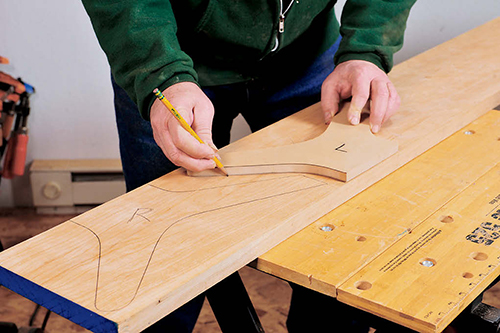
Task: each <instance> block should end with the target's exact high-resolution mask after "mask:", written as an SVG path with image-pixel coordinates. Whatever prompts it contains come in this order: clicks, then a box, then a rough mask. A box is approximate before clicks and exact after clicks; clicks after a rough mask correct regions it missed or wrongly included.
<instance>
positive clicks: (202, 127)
mask: <svg viewBox="0 0 500 333" xmlns="http://www.w3.org/2000/svg"><path fill="white" fill-rule="evenodd" d="M181 85H182V86H181ZM168 89H170V88H168ZM172 89H173V90H171V91H170V94H171V96H169V97H167V98H170V102H171V103H172V105H174V107H175V108H176V110H177V112H178V113H179V114H181V116H182V117H183V118H184V120H185V121H186V122H187V123H188V124H190V126H191V128H192V129H193V130H194V131H195V132H196V133H197V134H198V136H199V137H200V138H201V139H202V140H203V141H204V142H205V143H200V142H199V141H198V140H197V139H196V138H195V137H194V136H193V135H191V134H190V133H189V132H188V131H187V130H186V129H184V128H183V127H182V126H181V124H180V123H179V121H178V120H177V119H176V118H175V117H174V116H173V115H172V114H171V113H170V111H169V110H168V109H167V108H166V107H165V106H164V105H163V104H162V103H161V102H160V101H158V100H157V101H155V102H154V103H153V106H152V107H151V112H150V119H151V126H152V128H153V136H154V139H155V141H156V143H157V144H158V146H159V147H160V148H161V149H162V151H163V153H164V154H165V156H166V157H167V158H168V159H169V160H170V161H172V163H174V164H175V165H177V166H181V167H184V168H186V169H188V170H190V171H195V172H198V171H202V170H206V169H213V168H215V166H216V165H215V162H214V161H213V160H212V159H213V157H214V156H215V155H216V153H215V151H214V149H213V148H211V147H210V146H209V144H212V138H211V128H212V119H213V106H212V103H211V102H210V100H209V99H208V97H206V96H205V94H203V92H202V91H201V89H199V87H198V86H196V85H183V84H182V83H181V84H177V85H174V86H172ZM164 95H165V96H167V94H166V93H164Z"/></svg>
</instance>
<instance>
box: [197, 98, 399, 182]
mask: <svg viewBox="0 0 500 333" xmlns="http://www.w3.org/2000/svg"><path fill="white" fill-rule="evenodd" d="M347 108H348V105H346V106H345V107H344V108H343V109H342V111H343V112H340V113H339V114H337V115H335V116H334V117H333V119H332V122H331V123H330V125H329V126H328V127H327V129H326V130H325V132H323V133H322V134H320V135H319V136H318V137H316V138H314V139H311V140H307V141H303V142H299V143H295V144H291V145H284V146H279V147H272V148H263V149H257V150H239V151H235V152H228V153H224V152H221V153H220V155H221V159H222V160H223V161H224V167H225V168H226V170H227V172H228V174H229V175H231V176H234V175H249V174H262V173H286V172H298V173H310V174H316V175H321V176H326V177H330V178H334V179H338V180H341V181H344V182H345V181H349V180H351V179H352V178H354V177H356V176H358V175H359V174H361V173H363V172H365V171H366V170H368V169H369V168H371V167H372V166H374V165H376V164H378V163H380V162H381V161H383V160H385V159H386V158H387V157H389V156H391V155H393V154H394V153H396V151H397V150H398V145H397V142H396V141H394V140H393V141H389V140H386V139H383V138H381V137H377V136H375V135H374V134H373V133H372V132H371V131H370V126H369V124H368V122H369V121H368V118H366V119H365V120H364V122H362V123H361V124H360V125H359V126H352V125H350V123H349V122H348V120H347ZM188 174H189V175H191V176H218V175H219V173H218V172H217V171H216V170H206V171H203V172H188Z"/></svg>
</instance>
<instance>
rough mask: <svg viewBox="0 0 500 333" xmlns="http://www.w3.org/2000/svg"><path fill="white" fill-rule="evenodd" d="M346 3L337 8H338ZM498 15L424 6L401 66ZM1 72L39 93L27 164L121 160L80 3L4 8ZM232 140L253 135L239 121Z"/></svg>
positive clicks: (101, 59) (479, 8)
mask: <svg viewBox="0 0 500 333" xmlns="http://www.w3.org/2000/svg"><path fill="white" fill-rule="evenodd" d="M344 3H345V0H341V1H339V4H338V5H337V7H338V8H339V9H340V8H341V7H342V6H343V4H344ZM499 15H500V1H499V0H481V1H476V2H475V4H473V3H472V2H471V1H467V0H440V1H436V0H419V1H417V3H416V5H415V6H414V8H413V10H412V12H411V15H410V19H409V22H408V28H407V31H406V41H405V46H404V47H403V49H402V50H401V51H400V52H399V53H398V54H396V56H395V61H396V63H397V62H401V61H403V60H405V59H407V58H409V57H411V56H413V55H416V54H418V53H420V52H422V51H425V50H427V49H429V48H431V47H433V46H435V45H438V44H440V43H442V42H444V41H446V40H448V39H450V38H452V37H455V36H457V35H459V34H461V33H463V32H465V31H468V30H470V29H472V28H474V27H476V26H478V25H481V24H482V23H485V22H487V21H489V20H491V19H493V18H495V17H498V16H499ZM0 31H1V32H2V33H0V55H2V56H5V57H8V58H9V59H10V61H11V64H10V65H1V66H0V70H1V71H4V72H7V73H9V74H11V75H13V76H21V77H22V78H23V79H24V80H25V81H26V82H29V83H31V84H32V85H34V86H35V88H36V90H37V92H36V94H35V95H34V96H33V97H32V100H31V102H32V104H31V106H32V115H31V116H30V118H29V124H28V125H29V128H30V143H29V147H28V158H27V162H28V163H30V162H31V161H32V160H33V159H42V158H44V159H57V158H60V159H71V158H118V157H119V153H118V137H117V134H116V126H115V123H114V113H113V104H112V91H111V87H110V80H109V67H108V65H107V62H106V57H105V55H104V53H103V52H102V51H101V49H100V48H99V45H98V43H97V40H96V38H95V35H94V33H93V30H92V27H91V25H90V21H89V19H88V17H87V15H86V13H85V11H84V9H83V6H82V4H81V3H80V2H79V1H65V0H52V1H29V0H16V1H13V0H11V1H9V0H4V1H1V2H0ZM235 126H236V128H235V130H234V131H233V138H238V137H241V136H242V135H245V134H246V133H248V128H247V127H246V126H245V124H244V123H243V122H242V121H241V119H237V122H236V124H235ZM30 198H31V194H30V190H29V181H28V179H27V178H26V177H23V178H20V179H16V180H14V181H9V180H5V179H4V180H2V184H1V186H0V206H13V205H29V204H30V202H31V199H30Z"/></svg>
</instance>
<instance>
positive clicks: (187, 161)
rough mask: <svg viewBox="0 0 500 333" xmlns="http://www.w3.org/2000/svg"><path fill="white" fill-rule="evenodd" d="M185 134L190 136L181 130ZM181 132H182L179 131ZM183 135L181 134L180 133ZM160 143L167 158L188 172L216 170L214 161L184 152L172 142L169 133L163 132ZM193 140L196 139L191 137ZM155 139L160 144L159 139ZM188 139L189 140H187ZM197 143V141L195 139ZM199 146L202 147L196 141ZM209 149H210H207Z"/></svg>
mask: <svg viewBox="0 0 500 333" xmlns="http://www.w3.org/2000/svg"><path fill="white" fill-rule="evenodd" d="M181 130H183V131H184V132H186V133H187V134H189V133H188V132H187V131H185V130H184V129H182V128H181ZM179 132H180V131H179ZM180 133H181V132H180ZM159 137H160V138H159V139H160V142H161V143H159V145H160V147H161V149H162V151H163V153H164V154H165V156H167V158H168V159H169V160H170V161H171V162H172V163H174V164H175V165H177V166H182V167H184V168H185V169H187V170H190V171H194V172H199V171H203V170H207V169H213V168H215V166H216V165H215V162H214V161H213V160H212V159H205V158H194V157H192V156H190V155H188V154H186V153H185V152H184V151H182V150H181V149H180V148H179V147H178V146H177V145H176V144H175V143H174V141H173V140H172V137H171V136H170V135H169V133H168V131H162V132H161V134H160V135H159ZM191 138H192V139H194V138H193V137H192V136H191ZM155 139H156V140H157V142H158V139H157V137H156V136H155ZM186 139H187V138H186ZM194 140H195V141H196V139H194ZM196 143H197V144H198V145H202V144H200V143H199V142H197V141H196ZM207 148H208V147H207ZM212 155H213V152H212Z"/></svg>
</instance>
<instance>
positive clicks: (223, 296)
mask: <svg viewBox="0 0 500 333" xmlns="http://www.w3.org/2000/svg"><path fill="white" fill-rule="evenodd" d="M206 296H207V299H208V302H209V303H210V307H211V308H212V311H213V312H214V314H215V318H217V322H218V323H219V326H220V328H221V330H222V332H224V333H233V332H234V333H263V332H264V329H263V328H262V325H261V323H260V320H259V317H258V316H257V313H256V312H255V309H254V307H253V305H252V302H251V300H250V297H249V296H248V293H247V291H246V289H245V286H244V285H243V281H242V280H241V277H240V275H239V273H238V272H235V273H233V274H231V275H230V276H228V277H227V278H225V279H224V280H222V281H221V282H219V283H218V284H216V285H215V286H213V287H212V288H210V289H209V290H207V291H206Z"/></svg>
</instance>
